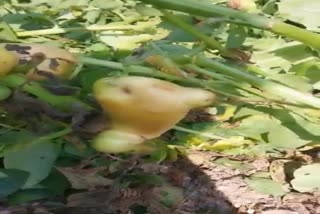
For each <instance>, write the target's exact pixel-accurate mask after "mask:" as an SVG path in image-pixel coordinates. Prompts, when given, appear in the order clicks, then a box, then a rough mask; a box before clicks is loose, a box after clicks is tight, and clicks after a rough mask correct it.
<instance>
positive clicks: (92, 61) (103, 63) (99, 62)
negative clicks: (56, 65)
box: [78, 56, 124, 70]
mask: <svg viewBox="0 0 320 214" xmlns="http://www.w3.org/2000/svg"><path fill="white" fill-rule="evenodd" d="M78 58H79V60H80V62H81V63H83V64H87V65H99V66H103V67H107V68H111V69H118V70H123V69H124V66H123V64H122V63H119V62H113V61H107V60H101V59H95V58H91V57H86V56H79V57H78Z"/></svg>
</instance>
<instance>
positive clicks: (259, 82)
mask: <svg viewBox="0 0 320 214" xmlns="http://www.w3.org/2000/svg"><path fill="white" fill-rule="evenodd" d="M196 64H197V65H199V66H202V67H207V68H211V69H213V70H215V71H218V72H219V73H224V74H226V75H228V76H231V77H233V78H235V79H239V80H242V81H245V82H248V83H250V84H251V85H253V86H255V87H258V88H260V89H262V90H263V91H265V92H267V93H270V94H273V95H276V96H279V97H281V98H282V99H283V100H288V101H289V102H292V101H293V102H295V103H297V104H302V105H308V106H311V107H314V108H318V109H319V108H320V99H319V98H316V97H315V96H313V95H311V94H308V93H302V92H300V91H297V90H295V89H293V88H290V87H287V86H284V85H282V84H278V83H275V82H272V81H269V80H266V79H262V78H259V77H257V76H254V75H251V74H249V73H247V72H245V71H241V70H238V69H236V68H232V67H229V66H227V65H224V64H222V63H220V62H217V61H214V60H211V59H208V58H205V57H203V56H199V57H197V58H196Z"/></svg>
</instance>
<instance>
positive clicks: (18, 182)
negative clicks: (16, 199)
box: [0, 169, 29, 198]
mask: <svg viewBox="0 0 320 214" xmlns="http://www.w3.org/2000/svg"><path fill="white" fill-rule="evenodd" d="M28 176H29V173H28V172H25V171H22V170H17V169H1V170H0V198H3V197H6V196H8V195H10V194H11V193H14V192H15V191H17V190H18V189H20V188H21V187H22V186H23V185H24V184H25V182H26V180H27V179H28Z"/></svg>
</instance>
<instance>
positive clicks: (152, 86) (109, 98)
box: [0, 44, 216, 153]
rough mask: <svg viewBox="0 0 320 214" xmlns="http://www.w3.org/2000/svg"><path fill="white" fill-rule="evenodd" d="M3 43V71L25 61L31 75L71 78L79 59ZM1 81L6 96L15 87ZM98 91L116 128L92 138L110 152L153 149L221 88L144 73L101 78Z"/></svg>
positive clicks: (37, 47)
mask: <svg viewBox="0 0 320 214" xmlns="http://www.w3.org/2000/svg"><path fill="white" fill-rule="evenodd" d="M1 46H2V47H1V49H0V76H5V75H8V74H9V73H10V72H12V71H15V70H17V69H16V68H19V67H23V68H24V69H23V70H24V71H27V72H26V74H25V76H26V77H27V78H28V79H29V80H31V81H36V80H43V79H45V78H47V77H48V76H49V75H53V76H54V77H58V78H69V76H70V74H71V73H72V71H73V70H74V68H75V66H76V65H77V63H78V60H77V58H76V57H75V56H74V55H73V54H71V53H69V52H68V51H66V50H63V49H59V48H54V47H48V46H45V45H41V44H2V45H1ZM26 65H27V69H26ZM0 79H1V77H0ZM0 87H2V88H0V94H1V100H5V99H6V98H7V97H9V96H10V89H9V88H6V87H5V86H0ZM93 95H94V97H95V98H96V100H97V102H98V103H99V104H100V105H101V107H102V109H103V111H104V112H105V114H107V115H108V116H109V117H110V118H111V121H112V128H111V129H108V130H105V131H103V132H101V133H100V134H98V136H96V137H95V139H93V140H92V146H93V147H94V148H95V149H96V150H97V151H101V152H106V153H122V152H139V153H141V152H142V153H145V152H149V151H150V149H152V148H151V147H150V145H152V144H151V143H150V142H152V139H154V138H157V137H159V136H160V135H161V134H163V133H164V132H166V131H167V130H169V129H171V128H172V127H173V126H174V125H175V124H176V123H178V122H179V121H180V120H182V119H183V118H184V117H185V116H186V114H187V113H188V112H189V111H190V110H191V109H193V108H199V107H204V106H208V105H211V104H212V103H213V102H214V101H215V99H216V96H215V94H213V93H212V92H209V91H206V90H203V89H198V88H188V87H183V86H180V85H176V84H174V83H171V82H167V81H164V80H159V79H155V78H149V77H141V76H123V77H117V78H102V79H99V80H97V81H96V82H95V84H94V87H93Z"/></svg>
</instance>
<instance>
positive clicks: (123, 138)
mask: <svg viewBox="0 0 320 214" xmlns="http://www.w3.org/2000/svg"><path fill="white" fill-rule="evenodd" d="M144 140H145V139H144V138H143V137H141V136H139V135H135V134H131V133H127V132H122V131H117V130H107V131H104V132H101V133H100V134H99V135H98V136H97V137H96V138H95V139H94V140H93V141H92V147H93V148H95V149H96V150H97V151H99V152H104V153H123V152H134V151H138V150H140V149H141V148H140V145H141V143H142V142H143V141H144Z"/></svg>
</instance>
